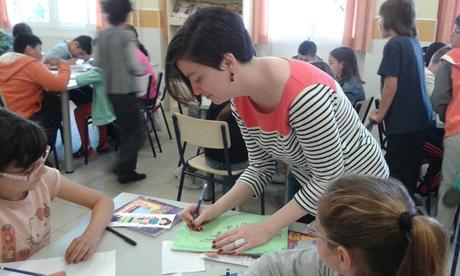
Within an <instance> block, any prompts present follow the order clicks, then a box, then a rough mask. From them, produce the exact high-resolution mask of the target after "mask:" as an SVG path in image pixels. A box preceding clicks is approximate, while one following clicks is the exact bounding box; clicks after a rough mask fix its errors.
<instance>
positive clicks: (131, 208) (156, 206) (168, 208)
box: [115, 196, 183, 237]
mask: <svg viewBox="0 0 460 276" xmlns="http://www.w3.org/2000/svg"><path fill="white" fill-rule="evenodd" d="M182 210H183V209H182V208H180V207H177V206H173V205H170V204H168V203H164V202H161V201H158V200H155V199H151V198H147V197H144V196H140V197H138V198H136V199H134V200H133V201H130V202H128V203H126V204H125V205H123V206H122V207H120V208H118V209H117V210H115V213H130V214H178V213H180V212H181V211H182ZM180 221H181V218H180V216H176V217H175V219H174V221H173V225H175V224H177V223H179V222H180ZM127 228H129V229H132V230H134V231H137V232H140V233H142V234H146V235H149V236H152V237H155V236H157V235H159V234H160V233H161V232H163V231H165V229H162V228H156V227H127Z"/></svg>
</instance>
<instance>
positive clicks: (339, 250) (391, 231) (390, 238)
mask: <svg viewBox="0 0 460 276" xmlns="http://www.w3.org/2000/svg"><path fill="white" fill-rule="evenodd" d="M310 234H312V235H313V236H314V237H316V246H317V247H316V249H314V248H309V249H306V250H299V251H289V252H285V253H276V254H268V255H264V256H263V257H262V258H260V259H259V260H258V261H257V262H256V263H255V264H254V265H252V266H251V267H249V269H248V270H247V271H246V272H245V273H243V275H244V276H256V275H261V276H262V275H263V276H275V275H292V276H297V275H299V276H300V275H309V276H314V275H318V276H319V275H321V276H338V275H347V276H354V275H356V276H358V275H359V276H362V275H373V276H408V275H424V276H443V275H445V265H446V263H447V257H448V255H447V250H448V245H447V235H446V234H445V232H444V231H443V230H442V228H441V225H440V224H439V223H438V222H437V221H436V220H434V219H433V218H430V217H427V216H423V215H418V214H417V210H416V209H415V204H414V202H413V201H412V199H411V197H410V196H409V194H408V193H407V190H406V189H405V188H404V186H403V185H402V184H401V183H400V182H398V181H397V180H396V179H388V180H384V179H377V178H373V177H365V176H347V177H342V178H340V179H338V180H336V181H334V182H333V183H332V184H331V185H330V186H329V188H328V190H327V191H326V193H325V194H324V195H323V197H322V198H321V199H320V202H319V209H318V216H317V219H316V231H311V232H310Z"/></svg>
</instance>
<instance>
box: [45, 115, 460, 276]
mask: <svg viewBox="0 0 460 276" xmlns="http://www.w3.org/2000/svg"><path fill="white" fill-rule="evenodd" d="M72 122H73V118H72ZM170 126H171V127H172V124H170ZM90 128H91V127H90ZM163 129H164V131H162V132H159V135H160V141H161V144H162V147H163V152H162V153H159V152H158V148H157V157H156V158H153V155H152V151H151V149H150V145H149V144H148V142H146V143H145V145H144V147H143V149H142V150H141V152H140V154H139V158H138V171H139V172H143V173H146V174H147V178H146V179H145V180H143V181H139V182H136V183H132V184H126V185H121V184H119V183H118V182H117V181H116V177H115V175H114V174H112V173H111V172H110V171H109V169H110V165H111V163H112V159H113V158H114V157H115V153H114V152H111V153H108V154H102V155H100V156H96V157H94V158H91V159H90V160H89V164H88V165H87V166H85V165H84V164H83V160H76V161H75V162H74V164H75V172H74V173H72V174H64V175H65V176H66V177H68V178H70V179H72V180H74V181H75V182H77V183H79V184H81V185H85V186H88V187H91V188H93V189H96V190H98V191H101V192H103V193H105V194H107V195H108V196H110V197H115V196H117V195H118V194H119V193H121V192H128V193H135V194H141V195H148V196H155V197H160V198H167V199H173V200H175V199H176V195H177V187H178V184H177V183H178V180H177V178H176V177H175V175H174V174H175V172H176V169H177V162H178V151H177V145H176V141H175V140H174V138H173V140H169V137H168V134H167V132H166V129H165V128H164V126H163ZM90 132H93V130H90ZM72 134H73V137H72V140H73V147H74V151H76V150H77V149H78V147H79V146H80V145H79V136H78V131H77V129H76V128H75V126H73V129H72ZM91 136H92V138H93V139H92V143H93V145H96V144H97V137H96V135H95V134H94V133H91ZM152 138H153V135H152ZM188 150H190V151H191V152H194V151H196V149H191V148H189V149H188ZM58 152H59V155H60V157H61V158H62V145H61V146H58ZM217 186H219V185H217ZM199 193H200V190H190V189H187V188H184V190H183V194H182V201H184V202H194V201H196V200H197V198H198V197H199ZM216 193H217V195H220V194H221V192H220V188H216ZM283 201H284V185H276V184H271V185H269V186H268V188H267V191H266V199H265V202H266V207H265V208H266V213H267V214H272V213H274V212H275V211H276V210H277V209H278V208H280V207H281V206H282V204H283ZM51 209H52V220H51V225H52V228H53V235H52V240H53V239H56V238H57V237H59V236H61V235H63V234H64V233H65V232H67V231H69V230H70V229H72V228H73V227H74V226H75V225H77V224H78V223H79V222H80V221H81V220H82V219H83V217H84V216H85V215H86V214H87V213H88V212H89V211H88V210H87V209H85V208H83V207H80V206H78V205H75V204H72V203H69V202H66V201H63V200H60V199H57V200H55V201H54V202H53V203H52V206H51ZM240 210H241V211H245V212H251V213H259V211H260V201H259V200H249V201H248V202H247V203H245V204H244V205H242V206H241V207H240ZM451 258H452V254H450V259H451ZM449 271H450V266H449ZM457 273H460V265H459V266H458V268H457ZM457 275H460V274H457Z"/></svg>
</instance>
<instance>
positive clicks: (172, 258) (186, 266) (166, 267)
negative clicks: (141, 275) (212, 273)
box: [161, 241, 205, 274]
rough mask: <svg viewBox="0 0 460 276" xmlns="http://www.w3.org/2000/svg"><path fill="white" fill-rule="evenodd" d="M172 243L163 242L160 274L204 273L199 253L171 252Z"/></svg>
mask: <svg viewBox="0 0 460 276" xmlns="http://www.w3.org/2000/svg"><path fill="white" fill-rule="evenodd" d="M172 244H173V241H163V246H162V257H161V271H162V272H161V273H162V274H168V273H177V272H197V271H204V270H205V268H204V259H203V258H201V257H200V254H199V253H188V252H174V251H171V246H172Z"/></svg>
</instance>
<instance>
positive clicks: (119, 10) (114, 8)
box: [101, 0, 132, 25]
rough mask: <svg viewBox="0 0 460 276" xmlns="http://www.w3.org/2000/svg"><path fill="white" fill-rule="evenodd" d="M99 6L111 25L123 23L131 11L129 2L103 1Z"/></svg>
mask: <svg viewBox="0 0 460 276" xmlns="http://www.w3.org/2000/svg"><path fill="white" fill-rule="evenodd" d="M101 5H102V10H103V11H104V12H105V13H107V15H108V17H107V19H108V20H109V23H110V24H112V25H120V24H122V23H124V22H125V21H126V18H128V14H129V13H130V12H131V10H132V7H131V2H130V1H129V0H105V1H103V2H102V3H101Z"/></svg>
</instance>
